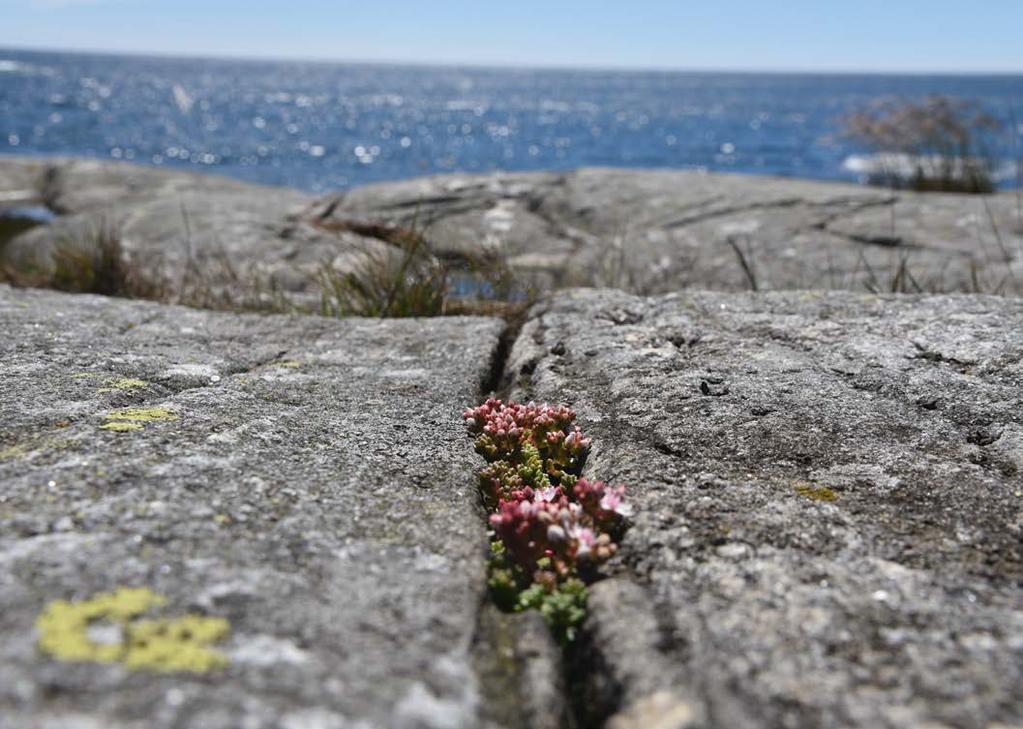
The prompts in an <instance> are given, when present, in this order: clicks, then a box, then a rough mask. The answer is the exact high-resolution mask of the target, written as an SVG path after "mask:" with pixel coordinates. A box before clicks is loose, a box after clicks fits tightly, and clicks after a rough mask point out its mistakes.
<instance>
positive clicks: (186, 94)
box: [0, 49, 1023, 192]
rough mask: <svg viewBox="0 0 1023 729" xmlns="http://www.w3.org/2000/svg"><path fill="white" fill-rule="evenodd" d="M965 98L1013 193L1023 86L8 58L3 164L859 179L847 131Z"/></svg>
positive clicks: (279, 176) (320, 174)
mask: <svg viewBox="0 0 1023 729" xmlns="http://www.w3.org/2000/svg"><path fill="white" fill-rule="evenodd" d="M929 95H945V96H954V97H960V98H964V99H969V100H972V101H973V102H975V103H976V104H977V105H978V106H979V107H980V108H982V109H984V110H985V111H986V112H987V113H989V114H991V115H992V116H994V117H995V118H996V119H998V120H999V121H1001V122H1002V132H1001V133H1000V134H998V135H996V136H995V137H993V138H992V139H991V140H990V141H989V146H990V149H989V152H990V154H991V155H992V156H993V157H994V159H995V161H996V163H995V170H996V176H997V181H998V184H999V186H1001V187H1006V188H1008V187H1014V186H1016V185H1017V184H1018V182H1019V170H1018V167H1017V165H1016V160H1018V159H1020V158H1021V157H1023V153H1021V152H1020V149H1021V147H1023V76H1019V75H998V76H981V75H969V76H967V75H963V76H949V75H943V76H929V75H852V74H842V75H837V74H805V73H800V74H761V73H712V72H682V71H597V70H544V69H531V68H471V67H465V68H462V67H449V66H445V67H439V66H438V67H430V66H396V65H395V66H390V65H365V64H353V63H311V62H294V61H245V60H210V59H186V58H166V57H142V56H113V55H87V54H72V53H54V52H35V51H24V50H4V49H0V155H2V154H18V155H31V156H40V157H41V156H49V155H78V156H85V157H94V158H98V159H108V160H126V161H131V162H135V163H139V164H146V165H155V166H159V167H168V168H176V169H194V170H204V171H209V172H217V173H221V174H225V175H229V176H232V177H236V178H240V179H243V180H248V181H253V182H260V183H268V184H276V185H287V186H292V187H296V188H301V189H304V190H308V191H312V192H320V191H325V190H338V189H345V188H349V187H352V186H354V185H361V184H366V183H371V182H379V181H385V180H397V179H403V178H409V177H414V176H418V175H426V174H434V173H445V172H455V171H464V172H488V171H493V170H512V171H519V170H567V169H572V168H576V167H581V166H605V167H632V168H651V169H686V170H710V171H725V172H739V173H748V174H757V175H782V176H789V177H802V178H813V179H821V180H859V179H861V178H862V177H863V176H864V174H865V171H866V170H867V169H868V168H869V160H870V157H869V154H870V150H868V149H864V148H863V147H860V146H858V145H857V144H856V143H855V142H854V141H852V140H851V139H849V138H847V136H846V135H845V134H844V132H843V121H842V120H843V118H844V117H845V116H846V115H848V114H849V113H850V112H853V111H855V110H858V109H861V108H864V107H866V106H868V105H870V104H873V103H875V102H878V101H882V100H886V99H920V100H922V99H924V98H926V97H927V96H929Z"/></svg>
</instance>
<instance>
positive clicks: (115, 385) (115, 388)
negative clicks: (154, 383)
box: [99, 377, 149, 392]
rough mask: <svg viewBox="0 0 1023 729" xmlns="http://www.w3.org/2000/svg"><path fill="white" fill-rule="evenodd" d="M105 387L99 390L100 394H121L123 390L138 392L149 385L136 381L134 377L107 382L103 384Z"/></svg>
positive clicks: (142, 381)
mask: <svg viewBox="0 0 1023 729" xmlns="http://www.w3.org/2000/svg"><path fill="white" fill-rule="evenodd" d="M103 384H104V385H105V387H101V388H99V391H100V392H121V391H124V390H138V389H139V388H142V387H145V386H146V385H148V384H149V383H148V382H146V381H145V380H137V379H135V378H134V377H122V378H121V379H119V380H107V381H106V382H104V383H103Z"/></svg>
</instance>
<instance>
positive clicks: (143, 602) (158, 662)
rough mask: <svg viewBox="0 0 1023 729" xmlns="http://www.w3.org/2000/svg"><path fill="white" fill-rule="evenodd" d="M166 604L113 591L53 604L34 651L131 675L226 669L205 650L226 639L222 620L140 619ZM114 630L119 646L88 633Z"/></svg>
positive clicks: (148, 593)
mask: <svg viewBox="0 0 1023 729" xmlns="http://www.w3.org/2000/svg"><path fill="white" fill-rule="evenodd" d="M166 602H167V599H166V598H165V597H164V596H163V595H159V594H157V593H155V592H153V591H152V590H149V589H148V588H145V587H142V588H125V587H122V588H118V589H117V590H115V591H114V592H107V593H100V594H98V595H95V596H94V597H92V598H90V599H88V600H83V601H81V602H76V603H72V602H68V601H66V600H56V601H54V602H52V603H50V604H49V605H47V606H46V608H45V609H44V610H43V612H42V613H41V614H40V615H39V618H38V619H37V620H36V628H37V630H38V631H39V648H40V650H42V651H43V652H44V653H47V654H48V655H51V656H53V657H54V658H56V659H58V660H61V661H74V662H83V661H84V662H94V663H120V664H122V665H123V666H124V667H125V668H127V669H129V670H133V671H158V672H173V671H190V672H193V673H206V672H208V671H212V670H215V669H218V668H223V667H224V666H226V665H227V659H226V658H225V657H224V656H223V655H222V654H221V653H219V652H217V651H214V650H211V649H210V648H209V647H208V646H209V645H210V644H212V643H215V642H217V641H219V640H222V639H224V638H225V637H227V635H228V633H229V632H230V625H229V624H228V622H227V621H226V620H224V619H223V618H207V617H203V616H200V615H191V614H187V615H183V616H180V617H174V618H145V619H143V618H141V616H142V615H144V614H145V613H147V612H149V611H150V610H153V609H155V608H159V607H163V606H164V605H165V604H166ZM103 624H106V625H107V626H113V627H115V628H117V629H118V634H119V640H117V641H113V642H105V643H103V642H97V641H95V640H93V639H92V638H91V637H90V635H89V628H90V627H99V626H101V625H103Z"/></svg>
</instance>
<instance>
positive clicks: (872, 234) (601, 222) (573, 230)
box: [318, 169, 1023, 293]
mask: <svg viewBox="0 0 1023 729" xmlns="http://www.w3.org/2000/svg"><path fill="white" fill-rule="evenodd" d="M318 210H319V211H320V212H321V213H322V212H323V211H327V210H329V211H330V215H331V216H333V217H335V218H340V219H345V218H350V217H357V218H360V219H374V220H381V221H388V222H392V223H395V224H403V225H408V224H410V223H411V221H412V220H416V221H417V224H418V225H420V226H421V227H423V228H424V229H425V231H426V234H427V235H428V237H429V238H430V239H431V241H432V242H433V243H434V246H435V248H436V249H437V250H439V251H446V252H454V253H459V252H467V251H468V252H473V251H475V252H478V251H480V250H490V251H497V252H500V253H501V254H503V255H505V256H507V258H508V260H509V262H510V263H511V265H512V266H513V267H514V268H515V269H517V270H518V271H519V272H520V273H522V274H524V275H526V276H527V277H530V278H532V279H533V280H534V281H535V282H536V283H537V285H539V286H540V287H541V288H550V287H563V286H570V285H580V286H609V287H614V288H622V289H626V290H630V291H633V292H636V293H656V292H670V291H675V290H679V289H683V288H700V289H722V290H748V289H749V288H751V287H753V286H755V287H757V288H758V289H759V290H770V289H800V288H802V289H805V288H828V289H853V290H864V289H866V288H868V287H871V288H873V289H876V290H879V291H888V290H892V289H893V288H894V289H895V290H897V291H907V292H915V291H917V289H920V290H923V291H937V292H944V291H955V290H966V291H974V290H977V289H980V290H983V291H991V290H994V289H997V288H998V287H999V286H1001V287H1002V290H1005V291H1010V292H1013V293H1020V292H1021V291H1023V277H1021V275H1020V274H1021V273H1023V270H1021V268H1020V267H1021V263H1020V255H1021V246H1023V242H1021V241H1023V213H1021V208H1020V204H1019V199H1018V197H1017V196H1016V195H1014V194H1011V193H1001V194H998V195H992V196H986V197H985V196H970V195H935V194H919V193H911V192H891V191H888V190H884V189H877V188H869V187H862V186H858V185H851V184H844V183H831V182H819V181H811V180H793V179H784V178H771V177H762V176H747V175H731V174H716V173H700V172H687V171H654V170H620V169H581V170H576V171H572V172H565V173H550V172H543V173H514V174H493V175H486V176H484V175H445V176H440V177H429V178H423V179H417V180H409V181H404V182H397V183H383V184H378V185H369V186H366V187H361V188H357V189H355V190H352V191H351V192H348V193H346V194H344V195H341V196H332V197H328V198H327V199H325V200H324V201H323V202H321V203H320V206H319V208H318ZM737 251H738V252H737ZM739 253H741V256H740V255H739ZM740 259H742V260H740ZM743 260H744V261H745V264H744V263H743ZM746 268H748V269H749V272H747V270H746ZM900 270H901V271H902V275H901V276H900ZM1003 281H1004V283H1003Z"/></svg>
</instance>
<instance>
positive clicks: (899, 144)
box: [845, 96, 1001, 193]
mask: <svg viewBox="0 0 1023 729" xmlns="http://www.w3.org/2000/svg"><path fill="white" fill-rule="evenodd" d="M845 127H846V132H847V134H848V135H849V136H850V137H851V138H853V139H855V140H856V141H858V142H860V143H862V144H865V145H866V146H867V147H869V148H871V149H872V150H873V151H874V152H875V153H876V157H875V159H874V161H873V163H872V167H871V168H870V170H869V171H868V181H869V182H871V183H872V184H881V185H886V186H888V187H892V188H895V189H903V188H905V189H910V190H916V191H920V192H967V193H988V192H992V191H993V190H994V182H993V176H992V162H991V158H990V156H989V154H988V153H987V145H986V143H985V142H986V139H987V138H988V137H989V136H990V135H991V134H994V133H997V132H998V131H999V130H1000V129H1001V125H1000V124H999V122H998V121H997V120H996V119H995V118H993V117H991V116H990V115H988V114H986V113H984V112H983V111H981V110H979V109H978V108H977V107H976V106H975V105H974V104H971V103H970V102H967V101H963V100H960V99H953V98H948V97H944V96H934V97H931V98H928V99H926V100H924V101H922V102H906V101H901V100H896V101H884V102H881V103H878V104H876V105H874V106H873V107H871V108H869V109H865V110H863V111H859V112H856V113H854V114H852V115H850V116H848V117H846V119H845Z"/></svg>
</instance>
